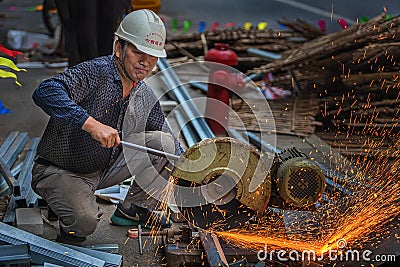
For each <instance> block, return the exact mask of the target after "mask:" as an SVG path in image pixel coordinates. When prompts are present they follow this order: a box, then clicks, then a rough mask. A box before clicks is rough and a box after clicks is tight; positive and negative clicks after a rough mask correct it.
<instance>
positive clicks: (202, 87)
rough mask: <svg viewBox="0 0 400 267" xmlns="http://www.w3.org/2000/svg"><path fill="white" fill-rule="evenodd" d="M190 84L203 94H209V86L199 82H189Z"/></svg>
mask: <svg viewBox="0 0 400 267" xmlns="http://www.w3.org/2000/svg"><path fill="white" fill-rule="evenodd" d="M189 83H190V85H191V86H193V87H195V88H197V89H200V90H201V91H202V92H203V93H207V91H208V86H207V84H205V83H202V82H198V81H189Z"/></svg>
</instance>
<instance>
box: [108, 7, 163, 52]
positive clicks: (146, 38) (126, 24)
mask: <svg viewBox="0 0 400 267" xmlns="http://www.w3.org/2000/svg"><path fill="white" fill-rule="evenodd" d="M115 35H116V36H118V37H119V38H121V39H123V40H125V41H128V42H130V43H132V44H134V45H135V46H136V47H137V49H139V50H140V51H142V52H144V53H146V54H149V55H152V56H155V57H166V56H167V53H166V52H165V49H164V44H165V38H166V31H165V26H164V23H163V22H162V20H161V19H160V17H159V16H158V15H157V14H156V13H154V12H153V11H151V10H148V9H139V10H136V11H133V12H131V13H129V14H128V15H126V17H125V18H124V19H123V20H122V21H121V23H120V24H119V27H118V29H117V31H116V33H115Z"/></svg>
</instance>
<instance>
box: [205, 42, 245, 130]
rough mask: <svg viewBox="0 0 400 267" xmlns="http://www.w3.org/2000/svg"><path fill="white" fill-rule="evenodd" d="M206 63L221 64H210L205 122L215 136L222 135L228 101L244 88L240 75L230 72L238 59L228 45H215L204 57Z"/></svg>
mask: <svg viewBox="0 0 400 267" xmlns="http://www.w3.org/2000/svg"><path fill="white" fill-rule="evenodd" d="M204 59H205V60H206V61H210V62H216V63H221V64H224V65H225V66H224V65H221V64H210V73H209V77H208V89H207V104H206V114H205V116H206V121H207V123H208V125H209V126H210V128H211V130H212V131H213V132H214V134H216V135H224V134H225V133H226V128H227V126H228V117H229V99H230V97H231V96H232V93H234V92H237V90H238V89H240V88H243V87H244V81H243V78H242V75H240V74H239V72H238V71H236V72H235V71H232V68H231V67H228V66H236V65H237V64H238V58H237V55H236V53H235V52H234V51H232V50H230V49H229V45H228V44H223V43H216V44H215V48H213V49H210V50H209V51H208V52H207V53H206V55H205V56H204Z"/></svg>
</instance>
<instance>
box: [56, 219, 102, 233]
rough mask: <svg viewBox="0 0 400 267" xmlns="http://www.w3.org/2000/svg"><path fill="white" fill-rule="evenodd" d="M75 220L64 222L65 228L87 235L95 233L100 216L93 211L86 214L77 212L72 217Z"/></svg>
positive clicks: (68, 230)
mask: <svg viewBox="0 0 400 267" xmlns="http://www.w3.org/2000/svg"><path fill="white" fill-rule="evenodd" d="M72 218H73V221H72V222H71V221H70V222H68V220H67V222H64V223H63V224H64V225H65V228H66V229H64V230H66V231H67V232H71V231H72V232H74V233H75V235H77V236H81V237H85V236H88V235H91V234H93V232H94V231H95V230H96V227H97V224H98V222H99V221H100V218H99V217H98V215H97V214H93V213H85V214H79V215H78V214H75V216H73V217H72Z"/></svg>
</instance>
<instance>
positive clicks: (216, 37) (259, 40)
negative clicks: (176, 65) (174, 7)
mask: <svg viewBox="0 0 400 267" xmlns="http://www.w3.org/2000/svg"><path fill="white" fill-rule="evenodd" d="M279 23H280V24H282V25H285V26H286V27H287V30H274V29H265V30H259V29H257V28H256V27H254V26H253V27H251V28H250V29H248V30H247V29H244V28H243V27H236V28H228V29H223V30H215V31H207V32H204V33H202V34H200V33H188V34H183V35H177V36H172V37H170V38H169V39H168V40H167V42H166V45H165V49H166V51H167V54H168V57H169V58H174V57H180V56H181V55H182V49H183V50H186V51H187V52H189V53H191V54H192V55H194V56H200V55H204V53H205V52H206V51H207V50H208V48H209V47H210V48H212V47H214V43H217V42H224V43H227V44H229V45H230V48H231V49H232V50H234V51H235V52H237V53H239V54H240V53H241V52H246V50H247V49H248V48H250V47H252V48H258V49H264V50H268V51H274V52H282V51H286V50H291V49H294V48H297V47H299V46H300V45H301V44H302V43H303V42H305V41H308V40H311V39H312V38H316V37H317V36H319V35H322V34H323V32H321V31H320V30H319V29H318V28H316V27H314V26H312V25H311V24H308V23H307V22H306V21H304V20H301V19H298V20H297V21H295V22H290V21H288V20H287V19H284V20H283V21H280V22H279Z"/></svg>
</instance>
